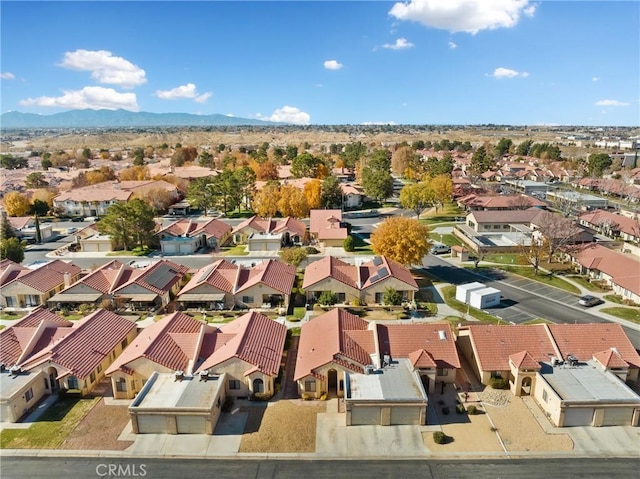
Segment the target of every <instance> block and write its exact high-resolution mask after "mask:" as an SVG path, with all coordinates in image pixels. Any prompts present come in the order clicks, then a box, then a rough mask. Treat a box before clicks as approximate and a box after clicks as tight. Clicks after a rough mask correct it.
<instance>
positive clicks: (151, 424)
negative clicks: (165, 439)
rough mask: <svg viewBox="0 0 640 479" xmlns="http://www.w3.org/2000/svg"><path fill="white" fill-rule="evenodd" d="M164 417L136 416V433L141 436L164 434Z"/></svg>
mask: <svg viewBox="0 0 640 479" xmlns="http://www.w3.org/2000/svg"><path fill="white" fill-rule="evenodd" d="M165 424H166V418H165V416H140V415H138V431H139V432H140V433H143V434H163V433H166V432H167V430H166V426H165Z"/></svg>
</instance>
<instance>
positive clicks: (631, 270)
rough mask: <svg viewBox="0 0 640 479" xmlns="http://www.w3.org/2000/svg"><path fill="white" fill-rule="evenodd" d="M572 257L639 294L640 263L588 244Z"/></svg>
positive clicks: (602, 247) (605, 248) (622, 254)
mask: <svg viewBox="0 0 640 479" xmlns="http://www.w3.org/2000/svg"><path fill="white" fill-rule="evenodd" d="M572 256H573V257H574V258H575V259H576V260H577V261H578V262H579V263H580V264H581V265H582V266H584V267H585V268H588V269H593V270H597V271H602V272H603V273H605V274H607V275H608V276H610V277H611V281H612V282H614V283H616V284H618V285H620V286H622V287H624V288H626V289H627V290H629V291H632V292H633V293H636V294H640V261H636V260H635V259H634V258H633V257H632V256H631V255H628V254H624V253H620V252H618V251H613V250H610V249H609V248H607V247H605V246H602V245H599V244H588V245H586V246H584V247H582V248H580V249H579V250H577V251H576V252H574V253H572Z"/></svg>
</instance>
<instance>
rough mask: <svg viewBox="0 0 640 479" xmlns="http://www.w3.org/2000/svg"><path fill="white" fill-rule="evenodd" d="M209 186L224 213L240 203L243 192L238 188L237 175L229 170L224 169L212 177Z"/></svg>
mask: <svg viewBox="0 0 640 479" xmlns="http://www.w3.org/2000/svg"><path fill="white" fill-rule="evenodd" d="M211 188H212V189H213V190H214V194H215V195H217V197H218V200H219V202H220V205H221V206H222V210H223V211H224V212H225V213H228V212H229V211H233V210H234V209H236V208H239V207H240V205H241V204H242V199H243V192H242V189H241V188H240V182H239V181H238V176H237V175H236V174H235V173H234V172H233V171H229V170H225V171H223V172H222V173H220V174H219V175H217V176H214V177H213V183H212V185H211Z"/></svg>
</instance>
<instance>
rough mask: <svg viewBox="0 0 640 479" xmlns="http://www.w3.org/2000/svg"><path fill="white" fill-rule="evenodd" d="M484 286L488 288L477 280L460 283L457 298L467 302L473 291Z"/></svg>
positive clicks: (457, 288)
mask: <svg viewBox="0 0 640 479" xmlns="http://www.w3.org/2000/svg"><path fill="white" fill-rule="evenodd" d="M484 288H486V286H485V285H484V284H482V283H478V282H477V281H475V282H473V283H467V284H459V285H458V286H457V287H456V299H457V300H458V301H460V302H461V303H465V304H466V303H468V302H469V295H470V294H471V291H475V290H477V289H484Z"/></svg>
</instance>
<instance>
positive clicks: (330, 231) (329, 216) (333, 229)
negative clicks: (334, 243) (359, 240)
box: [309, 210, 347, 240]
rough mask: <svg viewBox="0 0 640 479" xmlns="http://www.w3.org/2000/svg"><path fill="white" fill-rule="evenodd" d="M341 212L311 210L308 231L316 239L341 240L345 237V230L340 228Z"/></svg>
mask: <svg viewBox="0 0 640 479" xmlns="http://www.w3.org/2000/svg"><path fill="white" fill-rule="evenodd" d="M341 221H342V211H340V210H311V211H310V212H309V231H310V232H311V233H313V234H315V235H317V236H318V239H320V240H324V239H343V238H346V237H347V228H340V222H341Z"/></svg>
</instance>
